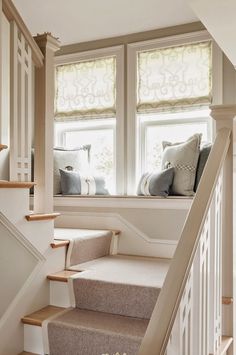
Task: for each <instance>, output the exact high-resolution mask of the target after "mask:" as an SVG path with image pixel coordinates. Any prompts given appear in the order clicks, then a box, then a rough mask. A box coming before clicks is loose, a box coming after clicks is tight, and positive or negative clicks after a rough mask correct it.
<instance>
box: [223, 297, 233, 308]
mask: <svg viewBox="0 0 236 355" xmlns="http://www.w3.org/2000/svg"><path fill="white" fill-rule="evenodd" d="M232 303H233V297H222V304H223V305H225V306H229V305H231V304H232Z"/></svg>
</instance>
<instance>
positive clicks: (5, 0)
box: [2, 0, 44, 67]
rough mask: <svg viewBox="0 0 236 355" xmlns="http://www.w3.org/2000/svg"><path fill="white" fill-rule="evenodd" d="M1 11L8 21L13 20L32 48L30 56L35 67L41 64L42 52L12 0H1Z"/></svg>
mask: <svg viewBox="0 0 236 355" xmlns="http://www.w3.org/2000/svg"><path fill="white" fill-rule="evenodd" d="M2 11H3V12H4V14H5V16H6V18H7V19H8V21H15V23H16V24H17V26H18V28H19V29H20V31H21V33H22V34H23V36H24V37H25V40H26V42H27V43H28V44H29V46H30V47H31V50H32V58H33V61H34V64H35V65H36V67H41V66H43V59H44V56H43V53H42V52H41V50H40V49H39V47H38V45H37V43H36V42H35V40H34V39H33V37H32V35H31V33H30V31H29V30H28V28H27V26H26V25H25V23H24V21H23V20H22V18H21V16H20V14H19V12H18V11H17V9H16V7H15V5H14V4H13V2H12V0H2Z"/></svg>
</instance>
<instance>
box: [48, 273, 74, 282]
mask: <svg viewBox="0 0 236 355" xmlns="http://www.w3.org/2000/svg"><path fill="white" fill-rule="evenodd" d="M75 274H78V271H71V270H62V271H59V272H55V273H53V274H50V275H48V276H47V279H48V280H51V281H60V282H68V279H69V277H70V276H73V275H75Z"/></svg>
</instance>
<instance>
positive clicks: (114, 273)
mask: <svg viewBox="0 0 236 355" xmlns="http://www.w3.org/2000/svg"><path fill="white" fill-rule="evenodd" d="M169 265H170V261H169V260H167V259H157V258H145V257H134V256H126V255H113V256H106V257H103V258H100V259H97V260H93V261H91V262H87V263H83V264H80V265H79V267H80V268H81V270H85V271H84V272H82V273H80V274H78V275H77V276H76V277H75V278H73V280H72V281H73V288H74V293H75V304H76V307H78V308H81V309H90V310H93V311H98V312H105V313H112V314H119V315H123V316H129V317H138V318H146V319H148V318H150V317H151V314H152V311H153V308H154V306H155V304H156V301H157V297H158V295H159V293H160V290H161V287H162V285H163V282H164V279H165V276H166V273H167V271H168V268H169Z"/></svg>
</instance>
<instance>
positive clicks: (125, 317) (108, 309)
mask: <svg viewBox="0 0 236 355" xmlns="http://www.w3.org/2000/svg"><path fill="white" fill-rule="evenodd" d="M62 233H64V241H61V242H62V243H63V242H64V243H65V242H66V241H67V240H68V239H67V238H68V237H69V238H70V239H72V237H71V235H75V236H77V238H78V236H79V238H80V240H81V239H82V240H83V242H82V243H79V244H77V245H76V247H78V245H79V249H80V250H79V253H78V257H79V258H80V257H81V255H83V262H81V263H78V264H77V261H78V260H77V261H76V260H75V261H74V262H75V263H76V265H71V266H70V267H69V269H70V270H63V271H61V272H57V273H53V274H50V275H48V276H47V279H48V280H49V282H50V305H49V306H47V307H46V308H45V307H44V308H43V309H41V310H39V311H38V312H34V313H33V314H30V315H28V316H25V317H23V318H22V322H23V324H24V333H25V336H24V346H25V347H24V349H25V351H28V352H32V353H36V354H48V353H50V354H57V355H60V354H63V355H65V354H66V355H70V354H71V355H72V354H73V355H76V354H80V355H88V354H90V355H95V354H96V355H101V354H107V353H109V354H115V353H116V352H119V353H120V354H123V353H127V354H129V355H135V354H137V352H138V349H139V347H140V344H141V341H142V338H143V336H144V334H145V331H146V328H147V325H148V321H149V318H150V316H151V314H152V311H153V308H154V306H155V303H156V300H157V297H158V294H159V292H160V289H161V287H162V284H163V281H164V279H165V275H166V273H167V271H168V267H169V264H170V260H168V259H158V258H148V257H138V256H127V255H111V254H110V247H111V245H112V243H111V242H112V240H111V238H109V235H110V233H111V232H109V231H91V230H90V231H87V230H76V229H68V230H67V229H55V235H56V236H57V237H58V236H59V235H60V237H61V238H62V235H63V234H62ZM117 234H118V231H114V233H113V237H114V236H115V235H116V236H117ZM104 238H107V240H108V243H109V248H107V246H106V247H105V249H104ZM54 243H55V244H53V246H52V247H53V248H55V245H56V244H57V243H58V241H56V240H55V242H54ZM70 244H72V245H73V241H71V243H70ZM62 245H64V244H62ZM88 245H89V246H90V248H89V249H88ZM57 247H59V246H58V245H57ZM101 250H103V254H104V255H101ZM107 250H109V251H107ZM91 255H93V258H92V259H91ZM70 256H71V253H68V252H67V264H68V259H70V260H71V258H70ZM75 269H76V270H75Z"/></svg>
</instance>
